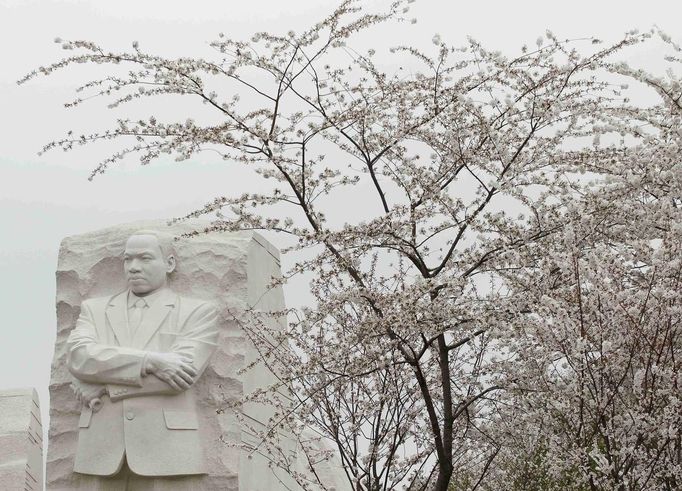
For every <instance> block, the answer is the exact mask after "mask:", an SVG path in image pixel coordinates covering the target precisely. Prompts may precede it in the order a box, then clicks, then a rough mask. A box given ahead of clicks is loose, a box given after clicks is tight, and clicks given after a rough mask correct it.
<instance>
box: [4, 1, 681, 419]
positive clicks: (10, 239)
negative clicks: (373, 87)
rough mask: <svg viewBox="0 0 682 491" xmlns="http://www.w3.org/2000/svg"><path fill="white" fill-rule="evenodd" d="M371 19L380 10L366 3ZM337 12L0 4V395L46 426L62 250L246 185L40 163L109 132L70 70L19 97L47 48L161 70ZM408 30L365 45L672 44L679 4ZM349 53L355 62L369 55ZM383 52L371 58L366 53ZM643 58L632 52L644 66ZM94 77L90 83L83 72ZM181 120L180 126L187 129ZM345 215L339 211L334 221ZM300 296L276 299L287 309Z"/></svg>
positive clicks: (566, 8)
mask: <svg viewBox="0 0 682 491" xmlns="http://www.w3.org/2000/svg"><path fill="white" fill-rule="evenodd" d="M365 3H367V4H368V5H375V4H381V2H377V1H372V0H368V1H367V2H365ZM336 4H337V2H336V1H332V0H296V1H289V2H287V1H282V0H249V1H248V2H245V1H241V0H240V1H236V0H222V1H219V0H194V1H192V2H181V1H170V0H117V1H99V2H97V1H88V0H0V116H1V117H0V231H1V232H0V233H1V235H0V237H1V239H0V273H1V274H0V311H1V312H2V313H3V319H4V323H3V324H4V326H3V327H2V334H3V337H2V342H0V388H10V387H25V386H33V387H36V388H37V389H38V392H39V393H40V397H41V402H42V407H43V422H44V423H47V405H48V393H47V385H48V383H49V372H50V363H51V359H52V352H53V342H54V337H55V325H56V322H55V306H54V293H55V292H54V283H55V277H54V272H55V267H56V260H57V251H58V247H59V243H60V241H61V239H62V238H63V237H65V236H68V235H73V234H78V233H82V232H85V231H88V230H93V229H97V228H101V227H105V226H110V225H114V224H117V223H122V222H127V221H133V220H141V219H150V218H168V217H173V216H178V215H182V214H184V213H186V212H188V211H191V210H193V209H194V208H196V207H198V206H200V205H202V204H203V203H204V202H206V201H208V200H209V199H210V198H212V197H213V196H216V195H219V194H229V193H231V192H241V190H242V189H244V183H242V182H240V181H239V180H238V179H235V174H234V170H231V169H232V168H230V167H228V166H226V165H225V164H224V163H217V162H212V161H210V160H201V159H193V160H192V161H191V162H185V163H183V164H181V165H178V164H175V163H172V162H157V163H156V164H153V165H151V166H148V167H144V168H141V167H139V165H137V164H136V163H135V161H134V160H131V161H130V162H128V163H125V164H123V165H120V166H117V167H116V168H114V169H112V170H111V172H109V173H107V174H105V175H104V176H101V177H99V178H98V179H96V180H95V181H94V182H88V180H87V176H88V174H89V171H90V170H91V169H92V168H93V167H94V166H95V164H96V163H97V160H98V158H102V157H105V156H106V155H105V154H104V153H102V152H101V151H97V150H96V149H95V148H85V149H82V150H80V149H77V150H75V151H73V152H70V153H63V152H61V151H55V152H50V153H47V154H45V155H43V156H40V157H39V156H37V154H36V153H37V152H38V151H39V150H40V149H41V147H42V146H43V145H44V144H45V143H47V142H49V141H51V140H53V139H57V138H60V137H62V136H63V135H64V134H65V132H66V130H68V129H74V130H75V131H76V132H78V130H87V129H90V128H92V129H101V128H105V127H108V126H109V125H110V123H111V121H112V120H113V118H114V116H112V114H111V112H110V111H108V110H107V109H106V108H105V107H104V105H103V104H102V103H99V102H95V103H94V104H88V105H86V106H84V107H83V108H82V109H79V110H75V111H73V110H71V111H68V110H65V109H64V108H63V107H62V104H63V103H64V102H67V101H69V100H71V99H73V97H74V92H73V89H74V88H75V87H76V85H77V84H78V83H79V82H83V81H85V80H88V79H84V78H79V77H80V76H81V75H82V74H83V72H81V71H79V70H76V69H74V70H67V71H66V72H63V73H59V74H57V75H56V76H52V77H48V78H38V79H34V80H32V81H31V82H29V83H28V84H26V85H22V86H17V85H16V83H15V82H16V80H17V79H19V78H21V77H22V76H23V75H24V74H25V73H26V72H28V71H30V70H32V69H35V68H36V67H38V66H40V65H42V64H48V63H51V62H53V61H56V60H57V59H59V58H60V57H62V56H63V55H64V54H69V53H70V52H65V51H62V50H61V49H60V48H59V45H57V44H54V43H53V40H54V38H55V37H57V36H59V37H62V38H64V39H89V40H93V41H97V42H99V43H100V44H102V45H104V46H105V47H107V48H110V49H112V50H123V49H129V48H130V46H131V43H132V42H133V41H138V42H139V43H140V45H141V47H142V48H144V49H145V50H148V51H150V52H153V53H158V54H161V55H167V56H172V57H175V56H191V55H194V54H197V55H208V54H209V53H210V50H209V48H208V47H207V42H208V41H211V40H213V39H215V37H216V35H217V33H219V32H224V33H226V34H228V35H230V36H231V37H235V38H249V37H250V36H251V34H252V33H253V32H255V31H273V32H280V33H284V32H286V31H288V30H290V29H293V30H294V31H300V30H302V29H303V28H305V27H307V26H308V25H310V24H312V23H313V22H315V21H317V20H318V19H320V18H322V17H323V16H325V15H326V14H328V13H329V12H331V10H332V8H333V7H334V6H335V5H336ZM410 16H414V17H416V18H417V19H418V23H417V24H415V25H409V24H402V25H398V26H394V27H392V28H391V29H389V31H388V33H387V35H386V36H385V37H383V38H382V39H381V41H379V40H378V39H374V40H372V39H365V40H364V42H367V43H369V42H381V43H382V44H383V45H384V46H385V45H392V44H401V43H411V44H416V45H419V46H428V45H429V44H430V42H431V39H432V37H433V35H434V34H436V33H439V34H440V35H441V37H442V38H443V39H444V40H445V41H446V42H448V43H450V44H454V45H461V44H464V42H465V40H466V36H467V35H471V36H473V37H475V38H477V39H478V40H480V41H482V42H483V43H484V44H485V45H486V46H488V47H489V48H492V49H499V50H501V51H503V52H505V53H506V54H510V55H511V54H514V53H516V52H517V51H518V49H519V48H520V46H521V45H522V44H528V45H530V46H532V45H533V43H534V42H535V39H536V38H537V37H538V35H540V34H542V33H544V31H545V29H548V28H549V29H550V30H552V31H553V32H554V33H555V34H557V35H558V37H559V38H577V37H589V36H593V35H594V36H596V37H599V38H602V39H604V40H607V41H609V40H611V41H613V40H615V39H617V38H618V37H620V36H621V35H622V34H623V32H625V31H626V30H629V29H632V28H635V27H638V28H640V29H642V30H644V29H648V28H650V27H651V26H652V25H654V24H657V25H658V26H659V27H661V28H663V29H664V30H665V31H667V32H668V33H669V34H671V35H672V36H673V38H674V39H675V40H677V41H678V42H680V41H682V33H680V31H679V19H680V18H682V4H680V3H678V2H672V1H670V0H647V1H638V2H634V1H622V0H620V1H615V0H608V1H604V0H574V1H573V2H552V1H547V0H544V1H532V0H514V1H508V0H497V1H487V2H486V1H479V2H471V1H470V2H462V1H456V0H447V1H446V0H418V1H417V2H416V4H414V7H413V10H412V13H411V14H410ZM350 45H351V46H353V47H355V48H358V49H361V50H365V49H367V48H369V47H370V46H368V45H363V46H357V45H354V44H353V43H352V42H351V43H350ZM373 47H377V48H381V46H373ZM649 55H651V53H647V52H646V51H644V52H639V54H638V55H636V57H635V61H636V62H643V63H646V61H647V57H648V56H649ZM89 73H90V74H92V72H89ZM188 116H190V115H188ZM344 212H345V210H344ZM301 286H302V285H300V284H299V285H293V286H292V287H291V288H289V289H287V290H285V295H286V296H287V301H288V303H289V304H291V305H296V304H298V303H300V302H302V301H304V299H305V298H306V296H305V294H304V293H300V292H301Z"/></svg>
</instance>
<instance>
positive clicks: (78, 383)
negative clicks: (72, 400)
mask: <svg viewBox="0 0 682 491" xmlns="http://www.w3.org/2000/svg"><path fill="white" fill-rule="evenodd" d="M71 388H72V389H73V392H74V394H76V397H77V398H78V401H79V402H80V403H81V404H83V405H84V406H89V405H90V402H92V401H94V400H95V399H99V398H100V397H102V396H103V395H104V394H106V393H107V388H106V386H104V385H102V384H91V383H88V382H83V381H82V380H78V379H76V380H74V381H73V382H71Z"/></svg>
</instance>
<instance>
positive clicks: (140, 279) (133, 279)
mask: <svg viewBox="0 0 682 491" xmlns="http://www.w3.org/2000/svg"><path fill="white" fill-rule="evenodd" d="M128 281H147V280H146V279H145V278H128Z"/></svg>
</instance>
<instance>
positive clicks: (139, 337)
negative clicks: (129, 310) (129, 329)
mask: <svg viewBox="0 0 682 491" xmlns="http://www.w3.org/2000/svg"><path fill="white" fill-rule="evenodd" d="M176 301H177V295H175V293H173V292H172V291H171V290H169V289H165V290H164V291H163V292H162V293H161V295H160V296H159V298H157V299H156V301H154V302H153V303H152V305H151V307H149V311H148V312H146V313H145V314H144V319H143V320H142V324H140V327H138V328H137V331H136V332H135V334H134V335H133V339H132V344H131V346H132V347H133V348H138V349H144V348H145V346H147V343H149V340H150V339H151V338H152V337H153V336H154V334H156V331H158V330H159V328H160V327H161V325H162V324H163V323H164V321H165V320H166V318H167V317H168V316H169V315H170V313H171V312H172V311H173V309H174V308H175V304H176Z"/></svg>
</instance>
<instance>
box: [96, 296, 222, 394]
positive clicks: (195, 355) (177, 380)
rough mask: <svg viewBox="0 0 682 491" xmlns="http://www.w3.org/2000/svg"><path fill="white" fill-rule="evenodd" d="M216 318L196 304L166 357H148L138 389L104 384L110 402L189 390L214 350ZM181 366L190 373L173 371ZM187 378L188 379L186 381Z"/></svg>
mask: <svg viewBox="0 0 682 491" xmlns="http://www.w3.org/2000/svg"><path fill="white" fill-rule="evenodd" d="M217 318H218V314H217V312H216V309H215V308H214V307H213V306H212V305H211V304H209V303H202V304H200V305H199V306H198V307H197V308H196V309H195V310H194V311H193V312H192V313H191V314H190V315H189V317H188V318H187V320H186V322H185V324H184V326H182V328H181V329H180V332H178V335H177V338H176V339H175V342H174V343H173V345H172V346H171V348H170V350H169V352H167V353H154V352H150V353H148V356H147V358H146V361H145V363H144V365H143V371H142V373H143V375H146V374H153V375H154V376H144V377H143V378H142V381H141V385H140V386H139V387H130V386H127V387H126V386H122V385H118V384H108V386H107V389H108V391H109V397H110V398H111V400H113V401H115V400H119V399H126V398H129V397H139V396H146V395H157V394H177V393H178V392H181V391H182V390H185V389H187V388H189V387H190V386H191V385H192V384H193V383H194V382H195V381H196V380H197V379H198V378H199V377H200V376H201V374H202V373H203V372H204V370H205V369H206V367H207V366H208V361H209V359H210V358H211V355H212V354H213V352H214V351H215V349H216V347H217V341H218V326H217ZM182 363H185V364H186V363H189V364H190V367H191V369H190V370H188V369H187V368H183V370H182V371H179V370H176V369H175V368H174V367H179V366H180V365H181V364H182ZM187 374H189V375H190V377H187Z"/></svg>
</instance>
